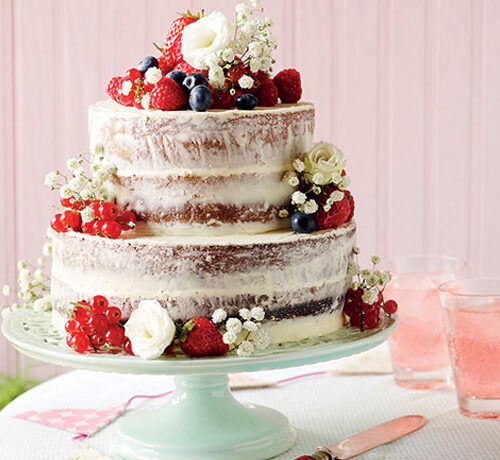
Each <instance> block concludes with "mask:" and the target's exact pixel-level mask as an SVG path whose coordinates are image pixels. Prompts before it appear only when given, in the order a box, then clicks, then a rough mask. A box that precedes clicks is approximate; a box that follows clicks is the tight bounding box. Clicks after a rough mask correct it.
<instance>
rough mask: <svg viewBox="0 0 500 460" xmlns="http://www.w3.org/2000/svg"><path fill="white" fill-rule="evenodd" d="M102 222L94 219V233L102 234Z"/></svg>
mask: <svg viewBox="0 0 500 460" xmlns="http://www.w3.org/2000/svg"><path fill="white" fill-rule="evenodd" d="M103 224H104V222H103V221H102V220H94V233H93V234H94V235H99V236H101V235H102V226H103Z"/></svg>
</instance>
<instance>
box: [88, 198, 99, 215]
mask: <svg viewBox="0 0 500 460" xmlns="http://www.w3.org/2000/svg"><path fill="white" fill-rule="evenodd" d="M87 206H90V207H91V208H92V210H93V211H94V214H95V216H96V217H97V216H99V207H100V206H101V200H92V201H91V202H90V203H88V204H87Z"/></svg>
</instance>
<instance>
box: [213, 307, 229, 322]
mask: <svg viewBox="0 0 500 460" xmlns="http://www.w3.org/2000/svg"><path fill="white" fill-rule="evenodd" d="M226 318H227V313H226V310H224V309H223V308H217V310H215V311H214V312H213V314H212V322H213V323H215V324H218V323H222V321H225V320H226Z"/></svg>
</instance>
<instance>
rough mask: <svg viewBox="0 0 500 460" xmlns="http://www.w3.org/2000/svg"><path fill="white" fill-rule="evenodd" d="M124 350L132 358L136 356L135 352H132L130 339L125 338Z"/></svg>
mask: <svg viewBox="0 0 500 460" xmlns="http://www.w3.org/2000/svg"><path fill="white" fill-rule="evenodd" d="M123 349H124V350H125V353H127V354H128V355H131V356H133V355H134V352H133V350H132V342H131V341H130V339H129V338H128V337H125V342H124V343H123Z"/></svg>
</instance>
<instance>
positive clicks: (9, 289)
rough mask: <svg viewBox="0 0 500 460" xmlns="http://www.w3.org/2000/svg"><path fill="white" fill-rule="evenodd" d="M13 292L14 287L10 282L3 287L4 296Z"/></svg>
mask: <svg viewBox="0 0 500 460" xmlns="http://www.w3.org/2000/svg"><path fill="white" fill-rule="evenodd" d="M11 292H12V288H11V287H10V286H9V285H8V284H5V285H4V286H3V288H2V294H3V295H4V296H8V295H10V293H11Z"/></svg>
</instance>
